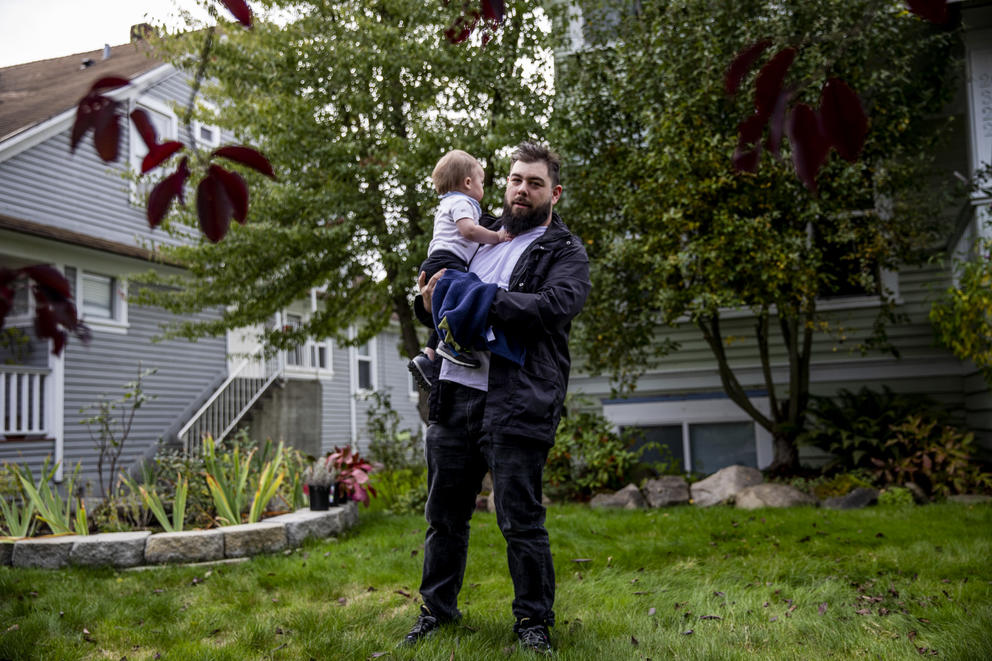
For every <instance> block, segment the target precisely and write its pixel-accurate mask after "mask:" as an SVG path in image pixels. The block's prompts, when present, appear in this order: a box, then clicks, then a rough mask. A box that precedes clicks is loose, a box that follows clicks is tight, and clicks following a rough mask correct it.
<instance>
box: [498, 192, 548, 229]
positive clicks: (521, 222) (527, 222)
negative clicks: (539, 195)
mask: <svg viewBox="0 0 992 661" xmlns="http://www.w3.org/2000/svg"><path fill="white" fill-rule="evenodd" d="M550 215H551V200H548V202H547V204H542V205H541V206H539V207H529V208H527V209H525V210H523V211H514V210H513V206H512V203H511V202H509V201H507V200H505V199H504V200H503V228H504V229H505V230H506V231H507V232H508V233H510V234H512V235H513V236H517V235H518V234H523V233H524V232H526V231H527V230H530V229H534V228H535V227H537V226H539V225H543V224H544V223H546V222H547V220H548V216H550Z"/></svg>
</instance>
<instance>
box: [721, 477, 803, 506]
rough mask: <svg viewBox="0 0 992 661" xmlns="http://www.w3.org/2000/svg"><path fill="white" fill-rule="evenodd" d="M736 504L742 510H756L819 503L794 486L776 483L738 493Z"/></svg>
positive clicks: (745, 489) (752, 487)
mask: <svg viewBox="0 0 992 661" xmlns="http://www.w3.org/2000/svg"><path fill="white" fill-rule="evenodd" d="M734 502H735V503H736V504H737V507H738V508H740V509H742V510H756V509H758V508H759V507H795V506H797V505H816V504H817V503H818V501H817V500H816V498H815V497H813V496H811V495H809V494H808V493H803V492H802V491H800V490H799V489H797V488H795V487H794V486H791V485H788V484H777V483H774V482H766V483H764V484H755V485H754V486H751V487H745V488H744V489H741V490H740V491H738V492H737V495H736V496H735V497H734Z"/></svg>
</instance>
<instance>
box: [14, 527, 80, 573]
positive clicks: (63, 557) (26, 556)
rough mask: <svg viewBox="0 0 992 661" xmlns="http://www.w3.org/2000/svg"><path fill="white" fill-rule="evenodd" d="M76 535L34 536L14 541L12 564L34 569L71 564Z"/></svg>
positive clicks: (54, 567)
mask: <svg viewBox="0 0 992 661" xmlns="http://www.w3.org/2000/svg"><path fill="white" fill-rule="evenodd" d="M75 543H76V536H75V535H62V536H59V537H34V538H31V539H22V540H20V541H18V542H14V552H13V556H12V557H11V564H12V565H14V566H15V567H27V568H33V569H61V568H62V567H65V566H66V565H68V564H69V554H70V553H72V547H73V545H74V544H75Z"/></svg>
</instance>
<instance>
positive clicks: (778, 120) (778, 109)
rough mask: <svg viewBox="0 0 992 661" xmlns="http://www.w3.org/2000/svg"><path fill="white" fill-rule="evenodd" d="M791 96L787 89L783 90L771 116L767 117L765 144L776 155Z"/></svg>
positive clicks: (780, 144) (780, 142) (783, 130)
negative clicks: (766, 138)
mask: <svg viewBox="0 0 992 661" xmlns="http://www.w3.org/2000/svg"><path fill="white" fill-rule="evenodd" d="M791 96H792V94H791V92H790V91H789V90H783V91H782V93H781V94H779V95H778V99H777V100H776V101H775V108H774V109H773V110H772V114H771V117H769V118H768V140H767V141H766V146H767V147H768V151H770V152H771V153H772V154H774V155H775V156H776V157H778V152H779V148H780V147H781V146H782V134H783V133H784V132H785V108H786V106H787V105H788V103H789V98H790V97H791Z"/></svg>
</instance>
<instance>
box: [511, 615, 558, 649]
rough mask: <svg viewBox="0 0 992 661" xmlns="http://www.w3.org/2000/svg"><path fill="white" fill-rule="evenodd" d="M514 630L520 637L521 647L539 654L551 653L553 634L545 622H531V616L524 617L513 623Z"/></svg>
mask: <svg viewBox="0 0 992 661" xmlns="http://www.w3.org/2000/svg"><path fill="white" fill-rule="evenodd" d="M513 630H514V631H515V632H516V634H517V638H519V639H520V647H521V648H523V649H525V650H530V651H532V652H537V653H538V654H551V634H550V633H549V632H548V627H547V626H546V625H544V624H531V623H530V620H529V618H524V619H522V620H520V621H519V622H517V623H516V624H515V625H513Z"/></svg>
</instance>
